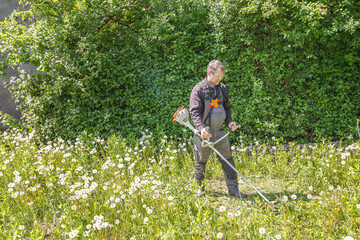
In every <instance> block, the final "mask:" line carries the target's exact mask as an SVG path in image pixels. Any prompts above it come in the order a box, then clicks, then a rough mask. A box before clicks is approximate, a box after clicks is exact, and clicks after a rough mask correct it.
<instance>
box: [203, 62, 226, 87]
mask: <svg viewBox="0 0 360 240" xmlns="http://www.w3.org/2000/svg"><path fill="white" fill-rule="evenodd" d="M206 71H207V79H208V81H209V84H210V86H211V87H215V86H216V85H219V83H220V81H221V80H222V78H223V76H224V74H225V67H224V65H223V64H222V63H221V62H220V61H219V60H212V61H211V62H210V63H209V64H208V66H207V69H206Z"/></svg>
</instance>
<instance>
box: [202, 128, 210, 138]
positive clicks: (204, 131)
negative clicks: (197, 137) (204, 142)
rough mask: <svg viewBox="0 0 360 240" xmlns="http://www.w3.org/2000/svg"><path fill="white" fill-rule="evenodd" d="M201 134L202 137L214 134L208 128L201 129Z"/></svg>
mask: <svg viewBox="0 0 360 240" xmlns="http://www.w3.org/2000/svg"><path fill="white" fill-rule="evenodd" d="M201 136H202V138H211V137H212V135H211V133H209V132H208V131H206V128H203V129H201Z"/></svg>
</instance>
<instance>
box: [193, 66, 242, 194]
mask: <svg viewBox="0 0 360 240" xmlns="http://www.w3.org/2000/svg"><path fill="white" fill-rule="evenodd" d="M224 73H225V67H224V65H223V64H222V63H221V62H220V61H218V60H212V61H211V62H210V63H209V64H208V66H207V76H206V78H205V79H204V80H202V81H201V82H199V83H197V84H196V85H195V87H194V88H193V90H192V92H191V95H190V115H191V118H192V120H193V123H194V127H195V128H196V129H197V130H198V131H199V132H200V133H201V136H202V137H203V138H204V139H205V138H210V140H211V142H215V141H216V140H217V139H219V138H221V137H222V136H224V135H225V134H226V132H225V129H224V126H223V123H224V122H225V123H226V125H227V126H228V127H229V128H231V130H232V131H235V130H236V129H237V128H238V126H237V125H236V123H235V122H233V120H232V116H231V106H230V101H229V96H228V90H227V88H226V87H225V85H224V84H222V83H220V82H221V80H222V78H223V76H224ZM206 127H210V132H208V131H207V129H206ZM201 142H202V139H201V138H200V137H199V136H197V135H195V137H194V156H195V178H196V181H197V185H198V186H199V194H198V195H199V196H201V195H202V194H203V193H204V191H205V186H204V183H203V181H204V173H205V167H206V163H207V161H208V159H209V157H210V154H211V149H210V148H209V147H201ZM214 147H215V148H216V149H217V150H218V151H219V152H220V153H221V155H223V156H224V157H225V158H226V159H227V160H228V161H229V162H230V163H231V164H232V165H233V166H235V164H234V159H233V157H232V154H231V148H230V142H229V140H228V138H225V139H223V140H221V141H220V142H218V143H217V144H216V145H215V146H214ZM218 159H219V161H220V163H221V167H222V169H223V172H224V175H225V180H226V185H227V187H228V191H229V195H230V196H236V197H241V198H245V197H247V195H245V194H242V193H240V191H239V186H238V185H239V184H238V181H237V174H236V172H235V171H234V170H233V169H232V168H231V167H230V166H229V165H228V164H227V163H226V162H225V161H224V160H222V159H221V158H220V157H219V156H218Z"/></svg>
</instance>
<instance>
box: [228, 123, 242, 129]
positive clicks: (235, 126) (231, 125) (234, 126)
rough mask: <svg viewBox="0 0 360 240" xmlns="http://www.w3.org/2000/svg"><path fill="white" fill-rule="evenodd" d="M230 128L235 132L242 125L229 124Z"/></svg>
mask: <svg viewBox="0 0 360 240" xmlns="http://www.w3.org/2000/svg"><path fill="white" fill-rule="evenodd" d="M228 127H229V128H231V131H235V130H236V129H237V128H238V127H240V125H237V124H236V123H235V122H231V123H229V124H228Z"/></svg>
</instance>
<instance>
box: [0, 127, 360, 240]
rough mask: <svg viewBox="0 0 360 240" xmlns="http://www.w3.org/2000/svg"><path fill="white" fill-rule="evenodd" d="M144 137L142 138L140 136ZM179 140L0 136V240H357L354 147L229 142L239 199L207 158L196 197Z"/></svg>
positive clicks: (358, 156) (359, 212)
mask: <svg viewBox="0 0 360 240" xmlns="http://www.w3.org/2000/svg"><path fill="white" fill-rule="evenodd" d="M146 134H148V135H146ZM189 142H191V140H190V141H189V139H184V138H179V139H176V141H175V140H174V139H173V138H172V137H164V138H163V139H162V141H161V143H160V144H157V145H155V144H154V143H153V139H152V135H151V134H149V133H148V132H146V133H144V136H143V137H142V138H141V139H139V140H138V141H132V142H131V143H129V141H128V140H126V139H122V138H119V137H113V138H111V139H108V140H104V139H99V138H90V137H85V136H84V137H82V138H79V139H77V140H76V141H75V142H70V141H68V142H65V141H63V140H61V139H57V140H56V141H52V142H46V143H41V142H40V141H38V140H37V139H36V136H33V135H31V134H30V135H22V134H21V132H19V131H16V130H15V131H13V132H7V133H5V134H2V135H1V136H0V144H1V145H0V201H1V204H0V210H1V217H0V238H1V239H219V238H221V239H343V238H345V237H347V240H348V239H352V238H353V239H359V236H360V197H359V190H360V187H359V186H360V184H359V179H360V178H359V177H360V176H359V172H360V164H359V163H360V150H359V143H354V144H353V145H350V146H347V147H343V148H335V147H334V146H332V145H327V144H319V146H317V147H312V148H302V149H300V148H299V147H293V148H291V149H290V150H286V149H284V148H283V147H281V146H280V145H276V146H273V147H272V150H273V152H272V153H271V154H269V153H266V152H265V151H262V150H258V151H256V150H255V149H253V150H251V151H244V149H242V148H241V146H233V155H234V159H235V163H236V167H237V169H238V170H239V171H240V172H241V173H242V174H243V175H244V176H246V177H247V178H248V179H249V180H250V181H251V182H252V183H253V185H254V186H256V187H257V188H258V189H259V190H260V191H261V192H262V193H263V194H264V195H265V196H266V197H267V198H268V199H269V200H278V201H280V204H279V205H277V208H278V209H279V211H280V214H279V215H274V214H272V213H271V211H270V209H269V208H263V207H262V206H263V205H264V201H263V200H262V199H261V198H260V197H259V195H257V194H256V193H255V191H254V190H253V189H252V188H251V187H250V186H249V185H248V184H246V183H245V182H244V181H242V180H241V178H240V177H239V182H240V190H241V191H242V192H245V193H247V194H249V195H250V197H249V198H247V199H245V200H241V199H234V198H229V197H228V196H227V188H226V186H225V181H224V177H223V173H222V170H221V167H220V164H219V163H218V162H217V160H216V156H215V155H213V156H212V157H211V159H210V160H209V162H208V165H207V170H206V194H205V196H204V197H200V198H199V197H197V196H196V190H197V189H196V186H195V181H194V179H193V171H194V162H193V156H192V146H191V144H188V143H189Z"/></svg>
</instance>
